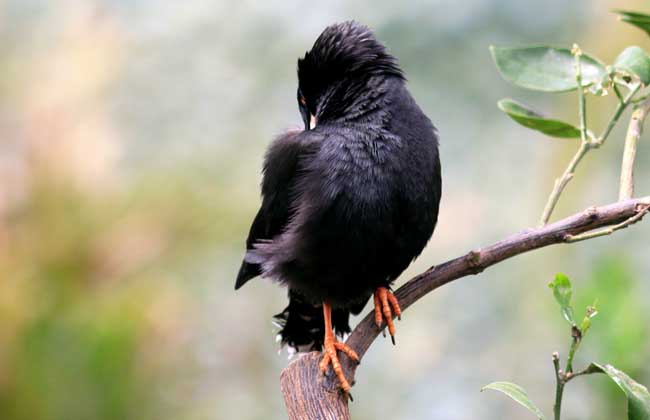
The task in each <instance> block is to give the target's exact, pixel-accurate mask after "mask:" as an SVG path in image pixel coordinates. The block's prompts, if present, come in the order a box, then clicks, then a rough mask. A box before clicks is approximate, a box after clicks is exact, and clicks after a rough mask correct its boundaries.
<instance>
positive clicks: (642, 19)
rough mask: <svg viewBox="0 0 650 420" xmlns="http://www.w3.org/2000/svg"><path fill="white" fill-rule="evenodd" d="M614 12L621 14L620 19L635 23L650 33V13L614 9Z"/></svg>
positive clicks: (631, 23)
mask: <svg viewBox="0 0 650 420" xmlns="http://www.w3.org/2000/svg"><path fill="white" fill-rule="evenodd" d="M613 12H614V13H616V14H618V15H619V19H620V20H622V21H623V22H627V23H629V24H630V25H634V26H636V27H637V28H639V29H641V30H643V31H644V32H645V33H647V34H648V35H650V15H646V14H644V13H637V12H627V11H625V10H614V11H613Z"/></svg>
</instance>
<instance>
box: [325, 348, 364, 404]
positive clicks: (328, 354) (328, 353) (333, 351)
mask: <svg viewBox="0 0 650 420" xmlns="http://www.w3.org/2000/svg"><path fill="white" fill-rule="evenodd" d="M337 351H342V352H343V353H345V354H346V355H347V356H348V357H349V358H350V359H352V360H354V361H355V362H357V363H359V356H358V355H357V353H356V352H355V351H354V350H352V348H351V347H350V346H348V345H346V344H345V343H342V342H340V341H337V340H336V338H334V337H333V336H331V337H325V343H323V359H322V360H321V361H320V364H319V367H320V371H321V372H322V373H323V374H324V373H325V372H327V367H328V366H329V365H330V364H331V365H332V369H333V370H334V373H335V374H336V376H337V377H338V379H339V382H340V384H341V389H343V391H344V392H345V393H346V394H348V395H349V396H350V399H352V396H351V395H350V388H351V387H350V383H349V382H348V380H347V379H346V378H345V375H344V374H343V368H342V367H341V363H340V362H339V357H338V354H337Z"/></svg>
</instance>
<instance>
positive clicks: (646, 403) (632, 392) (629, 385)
mask: <svg viewBox="0 0 650 420" xmlns="http://www.w3.org/2000/svg"><path fill="white" fill-rule="evenodd" d="M589 370H590V371H593V372H602V373H604V374H606V375H607V376H609V377H610V378H611V379H612V381H614V382H615V383H616V385H618V387H619V388H621V390H622V391H623V392H624V393H625V395H626V396H627V415H628V419H629V420H650V393H649V392H648V388H646V387H645V386H643V385H641V384H640V383H638V382H635V381H634V380H633V379H632V378H630V377H629V376H627V374H625V373H624V372H621V371H620V370H618V369H616V368H615V367H613V366H612V365H604V366H602V365H599V364H597V363H592V364H591V365H589Z"/></svg>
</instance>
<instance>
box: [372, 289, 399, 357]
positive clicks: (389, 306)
mask: <svg viewBox="0 0 650 420" xmlns="http://www.w3.org/2000/svg"><path fill="white" fill-rule="evenodd" d="M393 316H396V317H397V319H402V310H401V309H400V307H399V302H398V301H397V298H396V297H395V295H394V294H393V292H391V291H390V290H388V289H387V288H386V287H378V288H377V290H375V324H377V328H381V325H382V324H383V321H386V325H387V326H388V332H389V333H390V339H391V340H392V341H393V344H395V324H393Z"/></svg>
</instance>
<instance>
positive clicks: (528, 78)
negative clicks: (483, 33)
mask: <svg viewBox="0 0 650 420" xmlns="http://www.w3.org/2000/svg"><path fill="white" fill-rule="evenodd" d="M490 51H491V52H492V58H493V59H494V62H495V63H496V66H497V68H498V69H499V72H500V73H501V76H503V78H504V79H506V80H507V81H509V82H510V83H513V84H515V85H517V86H520V87H523V88H526V89H532V90H538V91H544V92H568V91H571V90H575V89H577V87H578V83H577V82H576V71H575V58H574V56H573V54H571V50H570V49H568V48H554V47H548V46H537V47H523V48H502V47H495V46H491V47H490ZM580 66H581V72H582V84H583V86H589V85H591V84H593V83H597V82H599V81H600V80H602V78H603V77H604V76H606V75H607V71H606V70H605V66H604V65H603V64H602V63H601V62H600V61H598V60H597V59H595V58H593V57H591V56H589V55H587V54H584V53H583V54H582V56H581V58H580Z"/></svg>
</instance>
